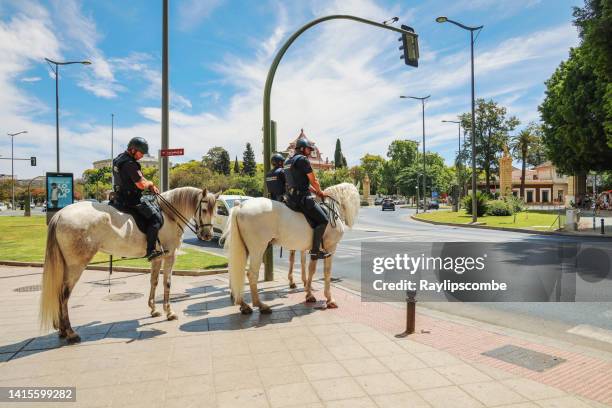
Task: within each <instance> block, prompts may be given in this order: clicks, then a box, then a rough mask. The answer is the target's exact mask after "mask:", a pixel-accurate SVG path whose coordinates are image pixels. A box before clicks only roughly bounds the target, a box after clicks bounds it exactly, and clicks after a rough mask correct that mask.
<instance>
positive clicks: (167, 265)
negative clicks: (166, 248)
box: [164, 252, 178, 320]
mask: <svg viewBox="0 0 612 408" xmlns="http://www.w3.org/2000/svg"><path fill="white" fill-rule="evenodd" d="M174 259H175V255H174V252H172V255H170V256H165V257H164V312H166V317H167V318H168V320H175V319H178V316H177V315H176V314H175V313H174V312H173V311H172V306H171V305H170V285H171V281H172V267H173V266H174Z"/></svg>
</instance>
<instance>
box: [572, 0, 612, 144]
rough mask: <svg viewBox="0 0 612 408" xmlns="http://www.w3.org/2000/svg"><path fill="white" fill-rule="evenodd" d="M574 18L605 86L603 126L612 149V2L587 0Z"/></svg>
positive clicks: (607, 0) (598, 75) (589, 58)
mask: <svg viewBox="0 0 612 408" xmlns="http://www.w3.org/2000/svg"><path fill="white" fill-rule="evenodd" d="M574 17H575V20H574V24H575V25H576V27H578V32H579V33H580V38H581V39H582V44H581V45H580V48H581V49H582V51H583V52H584V53H585V57H586V58H587V59H588V60H589V62H590V65H591V67H592V68H593V73H594V74H595V77H596V81H597V82H598V83H599V85H600V86H601V88H602V89H603V93H602V96H601V103H602V105H603V111H604V117H603V125H604V129H605V132H606V135H607V136H606V137H607V142H608V146H609V147H610V148H611V149H612V41H610V38H612V2H610V1H609V0H585V2H584V7H582V8H580V7H574Z"/></svg>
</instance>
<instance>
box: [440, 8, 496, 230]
mask: <svg viewBox="0 0 612 408" xmlns="http://www.w3.org/2000/svg"><path fill="white" fill-rule="evenodd" d="M436 22H437V23H451V24H454V25H456V26H458V27H461V28H463V29H464V30H468V31H469V32H470V50H471V63H472V222H476V221H477V220H478V213H477V209H478V203H477V202H476V114H475V110H476V102H475V99H474V31H478V30H482V28H483V27H484V26H477V27H470V26H466V25H464V24H461V23H458V22H457V21H454V20H451V19H450V18H447V17H444V16H440V17H438V18H436Z"/></svg>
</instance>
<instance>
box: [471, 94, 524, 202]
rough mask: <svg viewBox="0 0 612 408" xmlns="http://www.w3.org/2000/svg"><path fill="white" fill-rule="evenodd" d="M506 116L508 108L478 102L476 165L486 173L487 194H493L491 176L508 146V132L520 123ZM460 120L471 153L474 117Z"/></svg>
mask: <svg viewBox="0 0 612 408" xmlns="http://www.w3.org/2000/svg"><path fill="white" fill-rule="evenodd" d="M506 114H507V111H506V108H505V107H503V106H499V105H498V104H497V102H495V101H493V100H488V101H485V100H484V99H478V100H476V123H475V128H476V164H477V166H478V167H480V168H481V169H483V170H484V172H485V181H486V186H485V189H486V191H487V193H491V187H490V186H491V174H492V173H493V171H495V170H496V169H497V156H498V154H499V153H500V152H501V151H502V150H503V148H504V147H505V146H507V144H508V137H509V136H508V132H511V131H513V130H514V129H515V128H516V127H517V126H518V125H519V123H520V122H519V120H518V119H517V118H516V117H514V116H511V117H506ZM460 120H461V127H463V129H465V132H466V134H467V135H468V137H466V139H465V147H466V149H467V152H471V141H472V116H471V114H470V113H463V114H462V115H461V116H460Z"/></svg>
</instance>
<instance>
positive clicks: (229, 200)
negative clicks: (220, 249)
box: [212, 195, 253, 239]
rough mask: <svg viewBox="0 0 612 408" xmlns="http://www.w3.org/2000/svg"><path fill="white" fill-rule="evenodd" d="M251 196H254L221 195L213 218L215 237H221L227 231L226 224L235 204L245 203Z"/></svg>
mask: <svg viewBox="0 0 612 408" xmlns="http://www.w3.org/2000/svg"><path fill="white" fill-rule="evenodd" d="M249 198H253V197H249V196H241V195H220V196H219V198H217V204H216V209H215V214H214V215H213V219H212V225H213V238H217V239H218V238H221V235H223V232H225V226H226V225H227V220H228V219H229V214H230V211H231V209H232V208H233V207H234V205H236V204H237V203H243V202H244V201H246V200H248V199H249Z"/></svg>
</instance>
